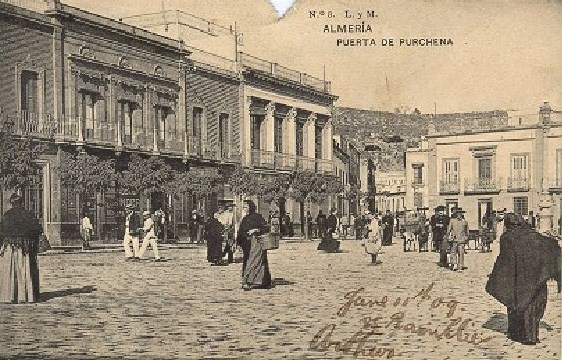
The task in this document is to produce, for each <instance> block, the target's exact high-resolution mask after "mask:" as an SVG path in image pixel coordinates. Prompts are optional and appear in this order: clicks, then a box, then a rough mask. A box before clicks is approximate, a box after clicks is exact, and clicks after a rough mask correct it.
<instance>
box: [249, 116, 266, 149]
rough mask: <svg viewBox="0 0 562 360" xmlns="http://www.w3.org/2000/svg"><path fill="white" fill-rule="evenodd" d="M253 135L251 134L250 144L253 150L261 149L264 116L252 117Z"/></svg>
mask: <svg viewBox="0 0 562 360" xmlns="http://www.w3.org/2000/svg"><path fill="white" fill-rule="evenodd" d="M250 119H251V133H250V143H251V146H252V149H253V150H260V149H261V138H262V136H261V132H262V127H263V126H262V124H263V121H264V116H263V115H251V118H250Z"/></svg>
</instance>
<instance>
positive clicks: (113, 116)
mask: <svg viewBox="0 0 562 360" xmlns="http://www.w3.org/2000/svg"><path fill="white" fill-rule="evenodd" d="M116 86H117V82H116V79H115V78H114V77H112V76H111V75H110V76H109V89H108V91H109V99H108V100H107V107H108V110H109V111H108V114H107V115H108V118H109V121H113V123H114V124H115V130H116V134H117V135H116V136H117V149H116V150H117V151H119V150H121V149H122V148H123V136H122V134H121V131H122V126H123V124H121V119H120V118H119V117H118V116H117V114H118V112H117V89H116ZM133 131H134V130H131V133H132V132H133Z"/></svg>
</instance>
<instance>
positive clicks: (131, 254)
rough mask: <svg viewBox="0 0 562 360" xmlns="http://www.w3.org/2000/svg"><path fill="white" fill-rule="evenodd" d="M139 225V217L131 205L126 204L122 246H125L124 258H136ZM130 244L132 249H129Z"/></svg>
mask: <svg viewBox="0 0 562 360" xmlns="http://www.w3.org/2000/svg"><path fill="white" fill-rule="evenodd" d="M140 227H141V224H140V221H139V217H138V215H137V214H136V213H135V210H134V209H133V207H132V206H131V205H128V206H127V215H125V234H124V236H123V247H124V248H125V258H126V260H129V261H130V260H138V258H139V257H138V252H139V229H140ZM131 245H132V247H133V248H132V250H131Z"/></svg>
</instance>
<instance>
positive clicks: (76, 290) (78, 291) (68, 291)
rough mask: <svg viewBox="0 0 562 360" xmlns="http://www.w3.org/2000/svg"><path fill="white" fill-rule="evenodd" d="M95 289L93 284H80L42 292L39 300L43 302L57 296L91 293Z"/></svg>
mask: <svg viewBox="0 0 562 360" xmlns="http://www.w3.org/2000/svg"><path fill="white" fill-rule="evenodd" d="M94 291H96V288H95V287H94V286H91V285H88V286H82V287H81V288H72V289H64V290H57V291H47V292H42V293H41V296H40V299H41V302H45V301H49V300H52V299H54V298H58V297H65V296H70V295H75V294H87V293H91V292H94Z"/></svg>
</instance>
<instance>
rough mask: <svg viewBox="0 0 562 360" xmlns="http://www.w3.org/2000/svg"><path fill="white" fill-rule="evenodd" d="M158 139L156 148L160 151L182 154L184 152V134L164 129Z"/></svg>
mask: <svg viewBox="0 0 562 360" xmlns="http://www.w3.org/2000/svg"><path fill="white" fill-rule="evenodd" d="M160 135H164V136H163V137H162V136H161V137H160V140H159V141H158V150H160V151H161V152H168V153H175V154H183V153H184V152H185V134H182V133H178V132H177V131H166V132H164V133H163V134H160Z"/></svg>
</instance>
